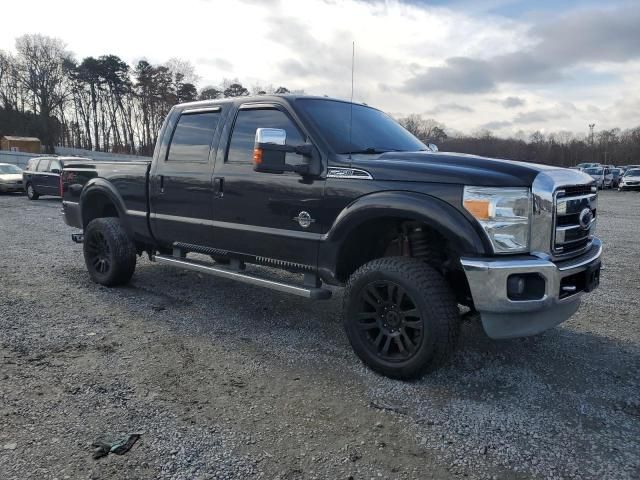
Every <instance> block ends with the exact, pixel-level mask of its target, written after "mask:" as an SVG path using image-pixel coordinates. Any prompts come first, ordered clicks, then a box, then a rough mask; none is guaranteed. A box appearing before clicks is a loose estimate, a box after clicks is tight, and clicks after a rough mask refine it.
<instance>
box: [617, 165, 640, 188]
mask: <svg viewBox="0 0 640 480" xmlns="http://www.w3.org/2000/svg"><path fill="white" fill-rule="evenodd" d="M618 190H640V168H630V169H629V170H627V171H626V172H624V175H623V176H622V178H621V179H620V184H619V185H618Z"/></svg>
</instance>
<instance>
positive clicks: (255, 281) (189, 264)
mask: <svg viewBox="0 0 640 480" xmlns="http://www.w3.org/2000/svg"><path fill="white" fill-rule="evenodd" d="M153 260H154V261H156V262H158V263H162V264H165V265H172V266H176V267H182V268H185V269H187V270H193V271H196V272H201V273H207V274H209V275H216V276H218V277H222V278H227V279H230V280H239V281H241V282H244V283H248V284H251V285H257V286H260V287H267V288H270V289H272V290H277V291H279V292H285V293H292V294H293V295H298V296H301V297H305V298H313V299H317V300H324V299H327V298H329V297H331V290H327V289H325V288H315V287H314V288H307V287H302V286H297V285H291V284H288V283H283V282H276V281H275V280H268V279H266V278H261V277H256V276H254V275H251V274H248V273H243V272H235V271H232V270H227V269H225V268H220V267H215V266H213V265H207V264H206V263H204V262H199V261H197V260H184V259H178V258H175V257H171V256H166V255H155V256H154V257H153Z"/></svg>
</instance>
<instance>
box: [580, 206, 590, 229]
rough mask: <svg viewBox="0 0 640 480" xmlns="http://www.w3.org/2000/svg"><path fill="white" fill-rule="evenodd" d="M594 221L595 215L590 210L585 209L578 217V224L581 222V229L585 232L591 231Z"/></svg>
mask: <svg viewBox="0 0 640 480" xmlns="http://www.w3.org/2000/svg"><path fill="white" fill-rule="evenodd" d="M592 220H593V213H592V212H591V209H590V208H585V209H583V210H582V211H581V212H580V216H579V217H578V222H580V227H582V229H583V230H589V227H590V226H591V221H592Z"/></svg>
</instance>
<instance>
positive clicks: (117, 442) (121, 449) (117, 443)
mask: <svg viewBox="0 0 640 480" xmlns="http://www.w3.org/2000/svg"><path fill="white" fill-rule="evenodd" d="M140 436H141V434H140V433H130V434H128V435H125V436H123V437H119V438H117V439H108V438H104V437H101V438H99V439H97V440H95V441H94V442H93V443H92V444H91V446H93V447H96V449H95V450H94V452H93V458H101V457H106V456H107V455H109V454H110V453H115V454H116V455H124V454H125V453H127V452H128V451H129V450H131V447H133V445H134V444H135V443H136V442H137V441H138V439H139V438H140Z"/></svg>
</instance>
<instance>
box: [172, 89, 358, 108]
mask: <svg viewBox="0 0 640 480" xmlns="http://www.w3.org/2000/svg"><path fill="white" fill-rule="evenodd" d="M301 98H304V99H311V100H332V101H334V102H344V103H351V102H349V100H345V99H342V98H333V97H325V96H320V95H303V94H293V93H286V94H277V95H275V94H274V95H250V96H247V97H227V98H216V99H213V100H198V101H196V102H186V103H179V104H178V105H175V106H174V107H173V108H176V109H179V110H183V109H186V108H207V107H215V106H218V105H224V104H227V103H246V102H265V103H268V102H274V101H280V100H285V101H286V102H288V103H293V102H295V101H296V100H298V99H301ZM353 103H354V104H355V105H358V104H359V103H358V102H353ZM362 105H363V104H362ZM367 106H368V105H367Z"/></svg>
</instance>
